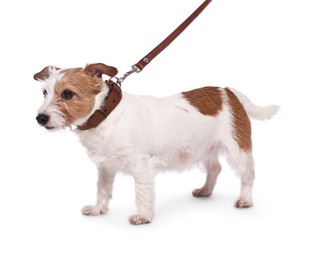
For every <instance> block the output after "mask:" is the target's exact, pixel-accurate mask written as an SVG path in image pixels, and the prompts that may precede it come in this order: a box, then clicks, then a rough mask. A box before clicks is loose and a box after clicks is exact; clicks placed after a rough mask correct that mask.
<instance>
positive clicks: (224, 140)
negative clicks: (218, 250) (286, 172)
mask: <svg viewBox="0 0 310 260" xmlns="http://www.w3.org/2000/svg"><path fill="white" fill-rule="evenodd" d="M103 74H104V75H108V76H109V77H113V76H115V75H116V74H117V69H116V68H114V67H111V66H107V65H105V64H103V63H96V64H88V65H86V67H85V68H73V69H59V68H57V67H54V66H48V67H45V68H44V69H43V70H42V71H40V72H38V73H36V74H35V75H34V78H35V79H36V80H38V81H42V82H43V83H44V85H43V95H44V102H43V104H42V106H41V108H40V109H39V112H38V116H37V118H36V119H37V121H38V123H39V124H40V125H41V126H43V127H45V128H46V129H48V130H50V131H51V130H57V129H63V128H66V127H73V126H77V127H76V129H75V130H74V131H75V132H76V134H77V135H78V136H79V139H80V142H81V143H82V145H83V146H85V147H86V149H87V151H88V155H89V157H90V158H91V159H92V161H93V162H94V163H95V164H96V166H97V168H98V186H97V189H98V190H97V202H96V204H95V205H92V206H85V207H84V208H83V209H82V213H83V214H84V215H99V214H105V213H107V211H108V204H109V200H110V199H111V197H112V188H113V182H114V178H115V175H116V173H117V172H124V173H128V174H131V175H132V176H133V178H134V180H135V194H136V206H137V213H136V214H134V215H132V216H130V217H129V221H130V223H132V224H146V223H150V222H151V221H152V220H153V218H154V200H155V193H154V178H155V176H156V174H157V173H159V172H164V171H184V170H186V169H190V168H191V167H193V166H196V165H197V164H201V165H203V166H204V168H205V171H206V181H205V183H204V184H203V186H202V187H201V188H199V189H195V190H193V196H194V197H208V196H210V195H211V194H212V191H213V188H214V186H215V183H216V179H217V177H218V175H219V173H220V171H221V165H220V163H219V160H218V157H219V155H224V156H226V158H227V162H228V164H229V165H230V166H231V167H232V169H233V170H234V171H235V172H236V174H237V176H239V177H240V180H241V191H240V195H239V197H238V198H237V200H236V202H235V206H236V207H238V208H245V207H251V206H252V204H253V202H252V186H253V181H254V165H253V157H252V141H251V123H250V120H249V118H254V119H260V120H264V119H270V118H271V117H272V116H273V115H274V114H275V113H276V112H277V110H278V107H277V106H274V105H272V106H266V107H260V106H256V105H254V104H253V103H252V102H251V101H250V100H249V99H248V98H247V97H246V96H245V95H243V94H242V93H240V92H238V91H236V90H233V89H230V88H219V87H203V88H198V89H194V90H191V91H186V92H182V93H179V94H176V95H173V96H169V97H164V98H155V97H152V96H138V95H130V94H127V93H123V94H122V93H121V92H120V90H119V88H118V87H117V86H115V85H116V84H113V83H112V84H108V83H109V82H108V81H104V80H103V79H102V75H103ZM114 87H115V88H116V89H117V90H116V92H115V90H113V91H112V88H114ZM115 93H116V94H115ZM111 97H112V98H111ZM111 100H112V101H111ZM109 102H110V103H114V105H112V108H110V107H108V105H107V103H109ZM106 107H108V108H107V109H106ZM103 108H104V109H103ZM106 110H110V111H108V112H107V114H105V111H106ZM94 118H95V119H94ZM98 118H99V119H98ZM93 121H96V122H95V123H94V122H93Z"/></svg>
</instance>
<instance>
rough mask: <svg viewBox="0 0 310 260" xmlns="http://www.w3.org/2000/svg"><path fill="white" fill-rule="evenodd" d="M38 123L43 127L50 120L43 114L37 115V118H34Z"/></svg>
mask: <svg viewBox="0 0 310 260" xmlns="http://www.w3.org/2000/svg"><path fill="white" fill-rule="evenodd" d="M36 119H37V121H38V123H39V124H40V125H42V126H45V125H46V124H47V122H48V120H49V119H50V117H49V116H48V115H45V114H39V115H38V116H37V117H36Z"/></svg>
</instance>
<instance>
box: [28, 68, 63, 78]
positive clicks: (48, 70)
mask: <svg viewBox="0 0 310 260" xmlns="http://www.w3.org/2000/svg"><path fill="white" fill-rule="evenodd" d="M53 70H54V71H56V70H60V68H57V67H55V66H47V67H45V68H44V69H43V70H41V71H40V72H38V73H36V74H34V75H33V78H34V79H35V80H39V81H44V80H46V79H48V78H49V76H50V74H51V71H53Z"/></svg>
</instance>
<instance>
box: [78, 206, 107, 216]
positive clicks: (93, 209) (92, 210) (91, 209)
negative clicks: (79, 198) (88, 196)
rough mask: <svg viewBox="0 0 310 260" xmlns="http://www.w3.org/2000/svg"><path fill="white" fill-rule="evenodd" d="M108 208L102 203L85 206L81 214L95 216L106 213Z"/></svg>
mask: <svg viewBox="0 0 310 260" xmlns="http://www.w3.org/2000/svg"><path fill="white" fill-rule="evenodd" d="M107 211H108V209H107V208H106V207H104V206H102V205H96V206H91V205H89V206H85V207H84V208H82V214H83V215H87V216H95V215H100V214H105V213H107Z"/></svg>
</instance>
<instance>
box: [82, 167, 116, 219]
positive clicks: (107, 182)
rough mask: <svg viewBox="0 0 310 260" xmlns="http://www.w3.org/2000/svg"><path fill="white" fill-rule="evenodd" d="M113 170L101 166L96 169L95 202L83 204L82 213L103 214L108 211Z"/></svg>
mask: <svg viewBox="0 0 310 260" xmlns="http://www.w3.org/2000/svg"><path fill="white" fill-rule="evenodd" d="M115 174H116V173H115V172H114V171H111V170H108V169H105V168H101V169H99V170H98V182H97V203H96V205H94V206H93V205H89V206H85V207H84V208H83V209H82V213H83V214H84V215H99V214H105V213H107V211H108V204H109V201H110V199H111V198H112V189H113V182H114V179H115Z"/></svg>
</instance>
